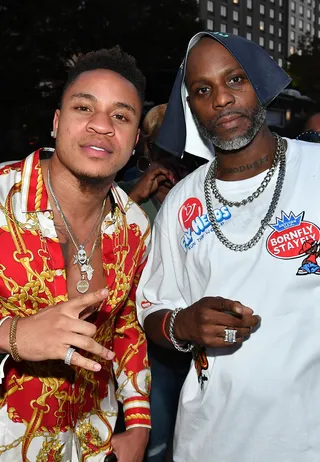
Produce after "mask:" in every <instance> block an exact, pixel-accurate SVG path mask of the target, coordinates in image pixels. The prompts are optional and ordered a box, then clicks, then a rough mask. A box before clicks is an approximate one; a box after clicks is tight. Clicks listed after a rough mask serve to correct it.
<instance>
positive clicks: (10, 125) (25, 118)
mask: <svg viewBox="0 0 320 462" xmlns="http://www.w3.org/2000/svg"><path fill="white" fill-rule="evenodd" d="M197 15H198V6H197V3H196V0H155V1H153V0H152V1H150V0H31V1H26V0H2V1H1V3H0V40H1V47H0V85H1V93H0V95H1V96H0V99H1V101H0V104H1V108H2V111H1V115H0V150H3V146H1V144H3V136H4V135H3V134H5V135H6V134H7V132H8V131H9V130H11V129H15V130H16V129H18V130H21V127H24V129H25V131H28V132H30V131H34V132H35V131H37V132H44V131H45V132H46V133H49V132H50V129H51V128H50V127H51V120H52V116H53V111H54V109H55V107H56V105H57V102H58V100H59V97H60V91H61V87H62V84H63V82H64V81H65V78H66V67H67V64H68V63H70V61H72V60H73V59H74V57H75V56H77V55H78V54H79V53H86V52H88V51H91V50H97V49H100V48H109V47H112V46H114V45H116V44H120V46H121V47H122V49H123V50H124V51H126V52H128V53H130V54H132V55H133V56H134V57H135V58H136V59H137V62H138V66H139V67H140V69H141V70H142V71H143V72H144V73H145V75H146V77H147V98H148V99H149V100H150V99H151V100H153V101H155V103H160V102H165V101H166V99H167V98H168V96H169V92H170V89H171V86H172V83H173V80H174V77H175V74H176V72H177V70H178V67H179V65H180V62H181V60H182V58H183V55H184V53H185V49H186V46H187V43H188V41H189V39H190V38H191V36H192V35H193V34H194V33H196V32H197V31H198V29H199V27H200V24H199V23H198V22H197V20H196V18H197ZM11 145H12V142H11V141H10V146H11Z"/></svg>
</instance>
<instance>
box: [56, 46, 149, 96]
mask: <svg viewBox="0 0 320 462" xmlns="http://www.w3.org/2000/svg"><path fill="white" fill-rule="evenodd" d="M98 69H107V70H110V71H113V72H116V73H117V74H120V75H121V76H122V77H124V78H125V79H127V80H129V82H131V83H132V84H133V85H134V86H135V88H136V90H137V92H138V94H139V96H140V98H141V103H142V105H143V103H144V96H145V88H146V79H145V77H144V75H143V74H142V72H141V71H140V70H139V69H138V68H137V64H136V60H135V58H134V57H133V56H131V55H129V54H127V53H125V52H124V51H122V50H121V48H120V46H119V45H116V46H114V47H113V48H110V49H108V50H107V49H102V50H98V51H90V52H89V53H86V54H84V55H81V56H79V58H78V59H77V61H76V62H75V64H74V65H73V66H72V67H71V68H70V69H69V72H68V78H67V81H66V83H65V85H64V88H63V91H62V96H61V100H62V99H63V95H64V94H65V92H66V90H67V88H68V87H69V86H70V85H71V84H72V83H73V82H74V81H75V80H76V79H77V78H78V77H79V75H81V74H82V73H83V72H88V71H95V70H98Z"/></svg>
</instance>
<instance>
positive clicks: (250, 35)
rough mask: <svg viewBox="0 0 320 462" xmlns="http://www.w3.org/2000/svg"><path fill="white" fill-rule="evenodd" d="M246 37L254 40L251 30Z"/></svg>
mask: <svg viewBox="0 0 320 462" xmlns="http://www.w3.org/2000/svg"><path fill="white" fill-rule="evenodd" d="M246 37H247V39H248V40H252V34H251V32H247V34H246Z"/></svg>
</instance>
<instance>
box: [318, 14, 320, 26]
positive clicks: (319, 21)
mask: <svg viewBox="0 0 320 462" xmlns="http://www.w3.org/2000/svg"><path fill="white" fill-rule="evenodd" d="M318 24H319V26H320V16H319V17H318Z"/></svg>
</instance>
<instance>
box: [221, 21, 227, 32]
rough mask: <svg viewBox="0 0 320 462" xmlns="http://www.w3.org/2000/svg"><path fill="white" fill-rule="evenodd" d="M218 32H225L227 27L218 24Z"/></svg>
mask: <svg viewBox="0 0 320 462" xmlns="http://www.w3.org/2000/svg"><path fill="white" fill-rule="evenodd" d="M220 32H223V33H225V32H227V25H226V24H223V23H221V24H220Z"/></svg>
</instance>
